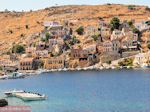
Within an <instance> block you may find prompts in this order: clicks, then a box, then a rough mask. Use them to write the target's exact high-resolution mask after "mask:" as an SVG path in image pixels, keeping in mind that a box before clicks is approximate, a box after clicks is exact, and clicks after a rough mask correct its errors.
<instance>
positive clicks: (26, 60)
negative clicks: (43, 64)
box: [20, 58, 33, 62]
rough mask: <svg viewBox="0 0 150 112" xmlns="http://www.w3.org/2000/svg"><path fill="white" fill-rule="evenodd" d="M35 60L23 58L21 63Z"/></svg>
mask: <svg viewBox="0 0 150 112" xmlns="http://www.w3.org/2000/svg"><path fill="white" fill-rule="evenodd" d="M32 61H33V58H22V59H21V60H20V62H32Z"/></svg>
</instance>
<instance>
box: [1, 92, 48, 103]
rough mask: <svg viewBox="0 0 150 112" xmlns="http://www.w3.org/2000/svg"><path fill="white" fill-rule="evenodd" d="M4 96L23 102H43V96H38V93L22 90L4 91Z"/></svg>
mask: <svg viewBox="0 0 150 112" xmlns="http://www.w3.org/2000/svg"><path fill="white" fill-rule="evenodd" d="M4 94H5V95H6V96H8V97H17V98H21V99H22V100H24V101H37V100H45V99H46V96H45V95H40V94H38V93H31V92H25V91H23V90H19V91H16V90H13V91H6V92H4Z"/></svg>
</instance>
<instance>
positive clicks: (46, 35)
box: [45, 32, 50, 41]
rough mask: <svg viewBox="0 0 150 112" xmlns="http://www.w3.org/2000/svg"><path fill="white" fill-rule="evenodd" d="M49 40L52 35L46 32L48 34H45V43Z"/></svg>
mask: <svg viewBox="0 0 150 112" xmlns="http://www.w3.org/2000/svg"><path fill="white" fill-rule="evenodd" d="M49 38H50V34H49V32H46V33H45V41H48V40H49Z"/></svg>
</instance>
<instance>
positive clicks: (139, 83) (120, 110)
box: [0, 70, 150, 112]
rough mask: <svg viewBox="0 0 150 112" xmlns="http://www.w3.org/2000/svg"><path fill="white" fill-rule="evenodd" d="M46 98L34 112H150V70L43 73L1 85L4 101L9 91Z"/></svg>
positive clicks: (19, 102) (15, 101)
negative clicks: (29, 92)
mask: <svg viewBox="0 0 150 112" xmlns="http://www.w3.org/2000/svg"><path fill="white" fill-rule="evenodd" d="M12 89H17V90H20V89H21V90H25V91H31V92H38V93H41V94H46V95H47V96H48V99H47V100H46V101H33V102H23V101H22V100H20V99H18V98H7V99H8V101H9V105H28V106H31V110H32V112H150V71H149V70H146V71H144V70H121V71H119V70H108V71H77V72H55V73H43V74H41V75H37V76H31V77H27V78H25V79H16V80H7V81H0V97H4V96H5V95H4V94H3V92H4V91H7V90H12Z"/></svg>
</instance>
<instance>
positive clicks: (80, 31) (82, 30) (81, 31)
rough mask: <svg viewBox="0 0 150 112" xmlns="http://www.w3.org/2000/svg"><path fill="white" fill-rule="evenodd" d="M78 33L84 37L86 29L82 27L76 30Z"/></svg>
mask: <svg viewBox="0 0 150 112" xmlns="http://www.w3.org/2000/svg"><path fill="white" fill-rule="evenodd" d="M76 32H77V33H78V35H83V33H84V28H83V27H82V26H80V27H79V28H78V29H76Z"/></svg>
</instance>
